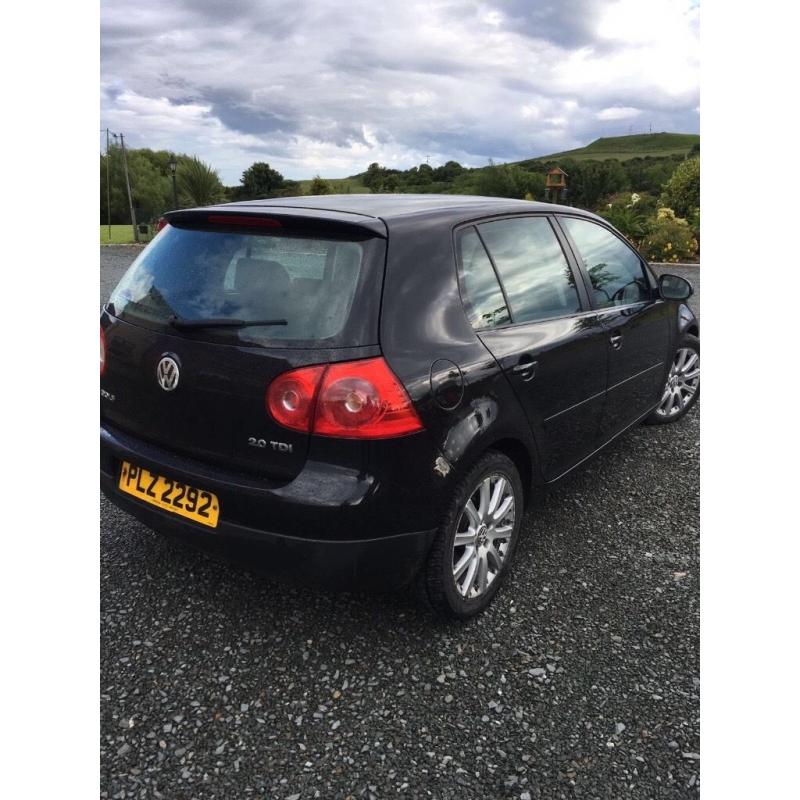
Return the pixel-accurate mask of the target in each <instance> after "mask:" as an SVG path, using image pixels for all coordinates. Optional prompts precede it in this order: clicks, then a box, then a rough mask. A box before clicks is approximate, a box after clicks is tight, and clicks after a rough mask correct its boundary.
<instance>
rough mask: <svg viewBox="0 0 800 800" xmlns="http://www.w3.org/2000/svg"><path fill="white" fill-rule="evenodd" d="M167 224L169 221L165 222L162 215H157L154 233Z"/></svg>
mask: <svg viewBox="0 0 800 800" xmlns="http://www.w3.org/2000/svg"><path fill="white" fill-rule="evenodd" d="M167 225H169V222H167V220H166V219H164V217H159V218H158V222H157V223H156V233H158V232H159V231H160V230H161V229H162V228H166V227H167Z"/></svg>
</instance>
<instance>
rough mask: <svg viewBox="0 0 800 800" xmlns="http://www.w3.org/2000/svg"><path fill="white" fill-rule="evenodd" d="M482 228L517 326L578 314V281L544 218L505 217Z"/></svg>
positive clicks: (483, 225) (481, 226)
mask: <svg viewBox="0 0 800 800" xmlns="http://www.w3.org/2000/svg"><path fill="white" fill-rule="evenodd" d="M479 228H480V232H481V236H482V237H483V239H484V241H485V242H486V247H487V248H488V250H489V252H490V253H491V256H492V259H493V260H494V263H495V265H496V266H497V271H498V273H499V274H500V278H501V280H502V281H503V287H504V288H505V290H506V295H507V296H508V302H509V304H510V305H511V313H512V315H513V318H514V322H530V321H534V320H540V319H547V318H550V317H557V316H564V315H567V314H574V313H576V312H578V311H580V300H579V299H578V292H577V289H576V288H575V278H574V276H573V274H572V270H570V268H569V264H568V263H567V259H566V257H565V256H564V252H563V250H562V249H561V245H560V244H559V242H558V239H557V238H556V235H555V232H554V231H553V228H552V227H551V225H550V222H549V221H548V220H547V219H546V218H544V217H517V218H514V219H503V220H498V221H496V222H487V223H484V224H482V225H480V226H479Z"/></svg>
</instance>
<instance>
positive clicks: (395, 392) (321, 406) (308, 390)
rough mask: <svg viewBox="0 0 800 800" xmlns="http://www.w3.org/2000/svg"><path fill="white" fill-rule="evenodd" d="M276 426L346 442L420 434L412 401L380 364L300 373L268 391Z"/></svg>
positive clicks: (348, 364)
mask: <svg viewBox="0 0 800 800" xmlns="http://www.w3.org/2000/svg"><path fill="white" fill-rule="evenodd" d="M266 405H267V410H268V411H269V413H270V414H271V415H272V418H273V419H274V420H275V421H276V422H278V423H279V424H281V425H284V426H285V427H287V428H292V429H293V430H298V431H303V432H305V433H315V434H318V435H320V436H335V437H340V438H346V439H389V438H393V437H396V436H405V435H406V434H409V433H414V432H416V431H420V430H422V423H421V422H420V419H419V417H418V416H417V412H416V411H415V410H414V406H413V405H412V404H411V400H410V399H409V397H408V395H407V394H406V391H405V389H404V388H403V386H402V385H401V383H400V381H398V379H397V378H396V377H395V375H394V374H393V373H392V371H391V370H390V369H389V366H388V365H387V363H386V361H384V359H383V358H370V359H365V360H364V361H346V362H343V363H339V364H331V365H329V366H327V367H326V366H315V367H302V368H301V369H295V370H292V371H291V372H285V373H284V374H283V375H279V376H278V377H277V378H276V379H275V380H274V381H273V382H272V383H271V384H270V386H269V388H268V389H267V397H266Z"/></svg>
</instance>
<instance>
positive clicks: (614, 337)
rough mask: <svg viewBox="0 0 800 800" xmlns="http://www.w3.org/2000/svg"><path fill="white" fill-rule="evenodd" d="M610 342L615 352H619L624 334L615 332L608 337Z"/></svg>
mask: <svg viewBox="0 0 800 800" xmlns="http://www.w3.org/2000/svg"><path fill="white" fill-rule="evenodd" d="M608 342H609V344H610V345H611V347H612V348H613V349H614V350H619V349H620V347H622V334H621V333H620V332H619V331H614V332H613V333H612V334H611V335H610V336H609V337H608Z"/></svg>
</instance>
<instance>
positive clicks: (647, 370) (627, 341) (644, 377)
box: [600, 300, 669, 439]
mask: <svg viewBox="0 0 800 800" xmlns="http://www.w3.org/2000/svg"><path fill="white" fill-rule="evenodd" d="M668 314H669V309H668V308H667V304H666V303H664V302H663V301H660V300H659V301H657V302H652V303H644V304H640V305H638V306H632V307H630V308H619V309H611V310H607V311H605V312H604V313H603V314H602V316H601V320H602V323H603V327H604V328H605V329H606V331H607V335H608V342H609V347H608V396H607V399H606V409H605V413H604V414H603V422H602V426H601V431H600V435H601V438H603V439H607V438H609V437H611V436H613V435H614V434H615V433H617V432H618V431H620V430H622V429H623V428H625V427H626V426H627V425H629V424H630V423H631V422H633V421H634V420H635V419H637V418H638V417H640V416H641V415H642V414H644V413H645V411H647V410H648V409H649V408H651V407H652V406H653V404H654V403H655V402H656V401H657V400H658V398H659V397H660V395H661V391H662V389H663V388H664V379H665V370H666V360H667V348H668V343H669V319H668Z"/></svg>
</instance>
